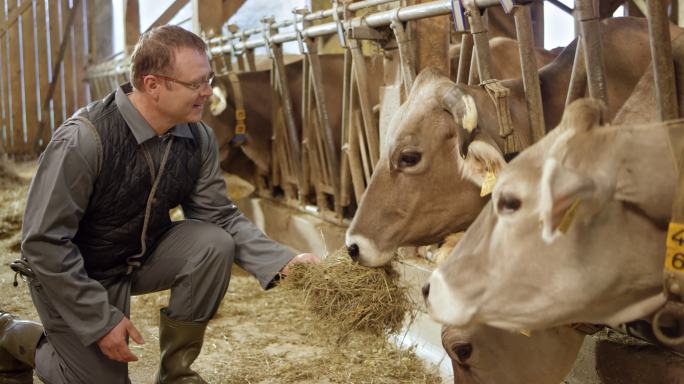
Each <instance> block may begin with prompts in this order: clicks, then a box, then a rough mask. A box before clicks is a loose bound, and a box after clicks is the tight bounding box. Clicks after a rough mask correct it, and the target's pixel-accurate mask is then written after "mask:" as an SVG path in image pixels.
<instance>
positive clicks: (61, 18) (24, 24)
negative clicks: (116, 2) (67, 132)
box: [0, 0, 90, 156]
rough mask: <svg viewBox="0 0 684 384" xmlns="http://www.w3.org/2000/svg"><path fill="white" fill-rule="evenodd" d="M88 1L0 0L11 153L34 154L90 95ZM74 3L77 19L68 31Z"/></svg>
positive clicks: (0, 107) (1, 129)
mask: <svg viewBox="0 0 684 384" xmlns="http://www.w3.org/2000/svg"><path fill="white" fill-rule="evenodd" d="M87 3H88V2H87V1H85V0H82V1H78V0H0V140H1V141H2V144H3V146H4V147H5V150H6V151H7V153H8V154H10V155H14V156H35V155H36V154H37V151H38V150H40V148H42V147H44V145H45V144H46V143H47V142H48V141H49V139H50V136H51V132H52V131H53V130H54V129H55V128H56V127H58V126H59V125H60V124H61V123H62V121H63V120H64V119H65V118H66V117H68V116H70V115H71V114H72V113H73V112H74V111H75V110H76V109H78V108H79V107H81V106H83V105H85V104H86V103H88V102H89V101H90V94H89V92H88V89H87V87H86V83H85V80H84V77H85V66H86V65H87V64H88V61H89V60H88V55H89V52H88V46H87V42H88V40H87V33H88V31H87V28H88V22H87V18H86V15H87V12H86V8H87ZM74 7H75V8H76V14H75V19H74V23H73V24H72V25H71V27H70V28H68V29H67V30H66V31H65V29H66V27H67V20H68V19H69V15H70V13H71V12H72V11H73V9H74ZM64 39H66V44H67V45H66V47H65V48H66V49H65V50H64V55H63V56H62V57H61V58H60V55H59V53H60V46H61V45H62V42H63V40H64ZM54 73H58V75H57V76H54ZM53 77H54V79H53ZM52 82H54V83H55V84H54V86H55V90H54V96H53V97H52V98H51V99H49V100H48V91H49V89H50V86H51V83H52ZM41 130H42V133H41ZM39 136H40V137H39ZM36 144H37V147H36V146H35V145H36Z"/></svg>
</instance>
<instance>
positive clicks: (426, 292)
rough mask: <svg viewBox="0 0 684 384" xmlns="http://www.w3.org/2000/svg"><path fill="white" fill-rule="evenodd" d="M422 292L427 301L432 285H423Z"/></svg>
mask: <svg viewBox="0 0 684 384" xmlns="http://www.w3.org/2000/svg"><path fill="white" fill-rule="evenodd" d="M421 291H423V297H424V298H425V299H427V297H428V295H429V294H430V283H427V284H425V285H423V288H422V289H421Z"/></svg>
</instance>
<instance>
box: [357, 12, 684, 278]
mask: <svg viewBox="0 0 684 384" xmlns="http://www.w3.org/2000/svg"><path fill="white" fill-rule="evenodd" d="M681 31H682V30H681V29H679V28H676V27H672V28H671V35H672V37H673V38H674V37H676V36H678V35H679V34H680V33H681ZM601 33H602V39H603V51H604V55H605V57H610V58H611V59H610V60H606V61H605V66H606V68H605V69H606V83H607V93H608V109H607V111H606V117H607V118H608V119H610V118H612V117H613V116H614V115H615V114H616V113H617V111H618V109H619V107H620V106H622V104H623V103H624V102H625V100H626V99H627V98H628V96H629V95H630V93H631V91H632V90H633V89H634V87H635V85H636V84H637V83H638V81H639V80H640V78H641V76H642V75H643V73H644V72H645V70H646V68H647V67H648V65H649V62H650V51H649V49H648V47H649V43H648V28H647V23H646V21H645V20H644V19H636V18H616V19H608V20H605V21H603V22H602V23H601ZM625 41H629V42H630V44H628V45H627V44H624V42H625ZM575 46H576V42H573V43H571V44H570V45H569V46H568V47H567V48H566V49H565V50H564V51H563V52H561V54H560V55H559V56H558V57H557V58H556V59H555V60H554V61H553V62H551V63H550V64H549V65H547V66H545V67H543V68H542V69H541V70H540V83H541V84H540V85H541V93H542V99H543V102H544V121H545V123H546V129H547V130H550V129H551V128H552V127H554V126H556V125H557V124H558V122H559V120H560V117H561V114H562V111H563V109H564V107H565V94H566V91H567V88H568V83H569V79H570V74H571V68H572V63H573V58H574V50H575ZM502 83H503V84H504V85H505V86H506V87H508V88H509V89H510V92H511V96H510V97H509V99H510V101H509V103H510V108H511V117H512V122H513V126H514V127H515V131H516V134H517V135H519V136H518V137H519V138H521V140H523V141H526V144H527V143H528V141H529V140H528V139H527V138H528V137H529V124H528V117H527V110H526V107H525V100H524V91H523V84H522V80H521V79H511V80H506V81H503V82H502ZM475 127H477V130H475V131H474V132H473V133H469V132H468V131H467V129H473V128H475ZM498 131H499V127H498V123H497V118H496V112H495V108H494V105H493V103H492V101H491V100H490V98H489V96H488V95H487V92H486V91H485V90H483V89H481V88H480V87H478V86H465V85H457V84H454V83H453V82H452V81H451V80H449V79H448V78H447V77H446V76H444V75H442V74H440V73H439V72H437V71H435V70H431V69H428V70H424V71H423V72H421V73H420V74H419V76H417V77H416V81H415V82H414V85H413V88H412V89H411V92H410V93H409V96H408V98H407V100H406V102H405V103H404V104H403V105H402V106H401V107H400V108H399V109H398V111H397V112H396V114H395V115H394V116H393V119H392V121H391V123H390V127H389V129H388V131H387V136H386V139H385V140H384V143H385V144H384V146H383V147H382V148H381V151H380V159H379V163H378V165H377V167H376V169H375V171H374V173H373V176H372V178H371V180H370V182H369V185H368V188H367V189H366V191H365V193H364V196H363V198H362V200H361V202H360V205H359V208H358V210H357V212H356V214H355V215H354V218H353V220H352V223H351V225H350V227H349V229H348V231H347V235H346V245H347V247H348V249H349V251H350V254H351V255H352V256H353V257H355V258H356V259H358V261H359V262H360V263H361V264H363V265H367V266H380V265H384V264H386V263H388V262H389V261H391V259H392V257H393V256H392V255H393V250H394V248H395V247H397V246H400V245H407V244H410V245H424V244H432V243H436V242H439V241H440V240H441V239H443V238H444V237H445V236H446V235H447V234H449V233H453V232H457V231H461V230H465V229H466V228H467V227H468V226H469V225H470V224H471V223H472V222H473V220H474V219H475V218H476V216H477V215H478V213H479V212H480V210H481V209H482V207H483V206H484V205H485V203H486V202H487V198H482V197H481V196H480V192H481V185H482V183H483V181H484V179H485V176H486V174H487V172H491V173H494V174H496V173H497V172H498V171H499V170H500V169H501V168H502V167H503V166H504V165H505V163H506V161H505V159H504V156H503V154H502V152H503V151H502V149H501V148H502V147H503V144H502V139H501V137H500V136H499V134H498ZM462 157H464V158H462Z"/></svg>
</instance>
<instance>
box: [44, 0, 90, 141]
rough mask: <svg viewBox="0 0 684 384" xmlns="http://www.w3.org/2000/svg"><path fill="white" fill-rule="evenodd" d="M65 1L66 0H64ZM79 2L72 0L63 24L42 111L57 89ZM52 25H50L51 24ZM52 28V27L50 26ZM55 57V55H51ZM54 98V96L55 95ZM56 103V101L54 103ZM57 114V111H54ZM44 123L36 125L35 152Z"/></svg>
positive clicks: (79, 0)
mask: <svg viewBox="0 0 684 384" xmlns="http://www.w3.org/2000/svg"><path fill="white" fill-rule="evenodd" d="M64 1H65V2H66V0H64ZM80 4H81V0H74V4H73V8H72V10H71V12H69V19H68V20H67V22H66V24H65V25H64V33H63V34H62V36H64V38H62V41H61V43H60V45H59V51H58V52H57V55H56V60H55V62H54V63H53V70H52V81H51V82H50V87H49V88H48V91H47V94H46V95H45V102H44V103H43V111H46V110H47V108H48V106H49V105H50V100H52V99H53V96H54V95H55V90H56V89H57V83H59V80H60V76H59V75H60V71H61V68H62V64H63V63H62V61H63V60H64V54H65V53H66V48H67V44H68V42H69V38H68V37H69V30H71V27H72V26H73V25H74V20H75V18H76V17H75V16H76V13H77V11H78V7H79V5H80ZM50 11H51V12H50V15H52V7H51V9H50ZM51 27H52V26H51ZM51 29H52V28H51ZM53 57H55V56H53ZM55 99H56V97H55ZM55 104H56V103H55ZM56 115H57V113H56ZM61 123H62V120H61V119H60V120H59V122H58V119H57V117H56V116H55V125H56V126H58V125H59V124H61ZM45 126H46V124H45V123H43V124H40V126H39V127H38V135H37V136H36V140H35V141H34V142H33V148H34V150H35V151H36V152H37V150H38V149H39V145H38V138H39V137H41V136H42V135H43V131H44V130H45Z"/></svg>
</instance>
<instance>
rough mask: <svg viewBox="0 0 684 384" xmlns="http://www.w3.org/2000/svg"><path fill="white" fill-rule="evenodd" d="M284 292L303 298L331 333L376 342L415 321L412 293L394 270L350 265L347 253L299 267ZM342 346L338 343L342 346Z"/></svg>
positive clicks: (283, 283) (284, 284) (283, 284)
mask: <svg viewBox="0 0 684 384" xmlns="http://www.w3.org/2000/svg"><path fill="white" fill-rule="evenodd" d="M280 286H281V287H282V288H284V289H286V290H289V291H293V292H296V293H300V294H303V296H304V303H305V306H306V307H307V308H308V309H309V310H310V311H311V312H312V313H313V314H314V315H315V316H316V317H318V318H319V319H320V320H321V321H323V322H325V323H326V324H327V326H328V327H331V326H332V327H335V328H337V329H339V331H340V337H339V340H342V339H344V338H346V336H348V335H349V334H350V333H351V332H352V331H360V332H365V333H369V334H372V335H374V336H383V335H386V334H396V333H398V332H399V331H400V330H401V326H402V323H403V321H404V317H405V316H407V315H408V316H409V318H410V319H413V318H414V317H415V311H416V306H415V303H414V302H413V301H412V300H411V299H410V297H409V295H408V289H407V287H405V286H401V285H399V274H398V273H397V272H396V271H395V270H393V269H391V268H389V267H388V268H368V267H364V266H361V265H359V264H357V263H354V262H352V261H351V259H350V258H349V256H348V255H347V252H346V251H342V250H340V251H336V252H334V253H332V254H330V255H328V256H327V257H326V258H325V260H324V261H323V263H321V264H296V265H292V266H290V273H289V275H288V276H287V278H285V279H284V280H282V281H281V283H280ZM339 340H338V341H339Z"/></svg>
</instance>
